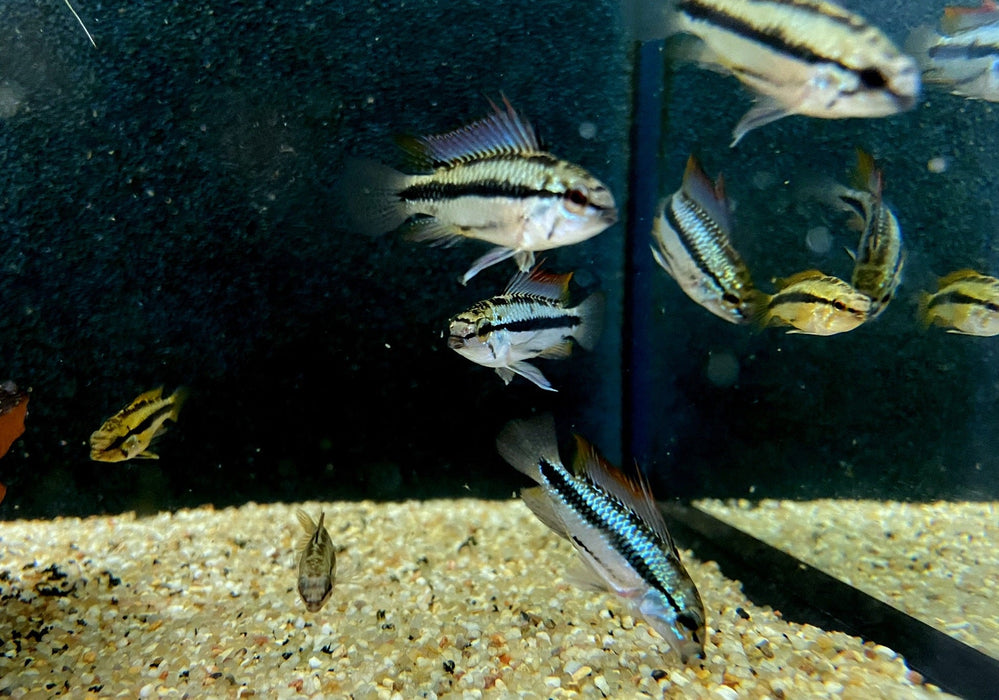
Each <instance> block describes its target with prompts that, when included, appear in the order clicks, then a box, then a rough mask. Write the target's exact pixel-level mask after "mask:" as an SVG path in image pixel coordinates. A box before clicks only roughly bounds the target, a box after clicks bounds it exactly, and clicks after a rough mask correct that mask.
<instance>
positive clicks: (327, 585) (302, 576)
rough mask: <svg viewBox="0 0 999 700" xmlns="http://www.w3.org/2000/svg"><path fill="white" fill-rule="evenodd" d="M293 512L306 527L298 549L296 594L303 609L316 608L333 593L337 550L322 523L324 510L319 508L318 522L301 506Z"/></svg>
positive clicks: (324, 602)
mask: <svg viewBox="0 0 999 700" xmlns="http://www.w3.org/2000/svg"><path fill="white" fill-rule="evenodd" d="M295 516H296V517H297V518H298V523H299V525H301V526H302V529H303V530H305V534H304V535H303V536H302V540H301V542H299V545H298V549H297V551H298V552H300V553H301V558H300V559H299V560H298V594H299V595H300V596H302V602H304V603H305V609H306V610H308V611H309V612H318V611H319V610H320V609H321V608H322V607H323V606H324V605H326V601H327V600H329V599H330V596H331V595H332V594H333V583H334V582H335V580H336V552H335V551H334V549H333V540H331V539H330V533H329V532H328V531H327V530H326V527H325V526H324V525H323V521H324V520H325V519H326V512H325V511H320V513H319V522H318V523H317V522H314V521H313V520H312V518H310V517H309V514H308V513H306V512H305V511H304V510H301V509H299V510H297V511H296V512H295Z"/></svg>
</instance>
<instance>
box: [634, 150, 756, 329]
mask: <svg viewBox="0 0 999 700" xmlns="http://www.w3.org/2000/svg"><path fill="white" fill-rule="evenodd" d="M731 232H732V222H731V212H730V210H729V205H728V200H727V199H726V198H725V186H724V182H723V181H722V178H721V176H720V175H719V176H718V181H717V182H716V183H712V182H711V179H710V178H709V177H708V176H707V175H706V174H705V172H704V170H703V169H702V168H701V164H700V163H699V162H698V161H697V158H695V157H694V156H690V158H688V159H687V169H686V171H685V172H684V173H683V184H682V186H681V187H680V189H679V190H677V191H676V192H674V193H673V195H672V196H671V197H670V198H669V199H664V200H663V201H662V202H660V204H659V210H658V212H657V214H656V218H655V220H654V221H653V223H652V238H653V240H654V243H655V245H653V246H652V255H653V257H654V258H655V259H656V262H657V263H659V265H660V266H662V268H663V269H664V270H666V272H667V273H669V276H670V277H672V278H673V279H674V280H676V282H677V284H679V285H680V288H681V289H682V290H683V291H684V292H685V293H686V294H687V296H688V297H690V298H691V299H693V300H694V301H696V302H697V303H698V304H700V305H701V306H703V307H704V308H705V309H707V310H708V311H710V312H711V313H713V314H714V315H715V316H718V317H719V318H723V319H725V320H726V321H728V322H730V323H748V322H750V321H751V320H752V319H753V317H754V316H755V315H756V307H758V305H759V304H761V303H766V295H764V294H763V293H762V292H759V291H757V290H756V289H755V288H754V286H753V280H752V278H751V276H750V274H749V268H748V267H746V263H744V262H743V261H742V258H741V257H740V256H739V253H738V252H736V250H735V248H734V247H732V242H731V240H730V236H731Z"/></svg>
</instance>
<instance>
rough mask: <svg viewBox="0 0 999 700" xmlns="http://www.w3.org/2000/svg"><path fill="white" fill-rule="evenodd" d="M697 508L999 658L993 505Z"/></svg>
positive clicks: (717, 504)
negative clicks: (803, 525)
mask: <svg viewBox="0 0 999 700" xmlns="http://www.w3.org/2000/svg"><path fill="white" fill-rule="evenodd" d="M695 505H696V506H697V507H698V508H700V509H701V510H704V511H706V512H708V513H711V514H712V515H714V516H715V517H716V518H718V519H719V520H723V521H725V522H727V523H729V524H730V525H733V526H735V527H738V528H739V529H740V530H744V531H745V532H748V533H749V534H751V535H753V536H754V537H756V538H757V539H760V540H763V541H764V542H766V543H768V544H770V545H772V546H774V547H777V548H778V549H782V550H784V551H785V552H787V553H789V554H792V555H794V556H795V557H797V558H798V559H801V560H802V561H805V562H807V563H809V564H811V565H813V566H815V567H817V568H819V569H822V570H823V571H825V572H826V573H827V574H830V575H831V576H835V577H836V578H838V579H840V580H841V581H844V582H846V583H849V584H851V585H853V586H855V587H857V588H859V589H861V590H862V591H864V592H865V593H867V594H869V595H871V596H873V597H875V598H878V599H879V600H881V601H883V602H885V603H888V604H889V605H892V606H894V607H896V608H898V609H899V610H903V611H905V612H907V613H909V614H910V615H912V616H913V617H916V618H918V619H920V620H922V621H923V622H925V623H926V624H928V625H932V626H933V627H936V628H937V629H939V630H941V631H942V632H946V633H947V634H950V635H952V636H954V637H956V638H957V639H960V640H961V641H963V642H965V643H967V644H969V645H971V646H974V647H977V648H978V649H979V650H981V651H983V652H984V653H986V654H989V655H990V656H993V657H997V658H999V615H997V612H996V611H997V605H999V603H997V601H999V547H997V546H996V543H997V542H999V504H996V503H988V502H986V503H966V502H965V503H949V502H942V501H941V502H937V503H885V502H882V501H844V500H819V501H773V500H765V501H760V502H758V503H754V502H749V501H744V500H743V501H734V502H722V501H717V500H706V501H699V502H697V503H696V504H695ZM803 523H805V524H807V526H806V527H802V524H803Z"/></svg>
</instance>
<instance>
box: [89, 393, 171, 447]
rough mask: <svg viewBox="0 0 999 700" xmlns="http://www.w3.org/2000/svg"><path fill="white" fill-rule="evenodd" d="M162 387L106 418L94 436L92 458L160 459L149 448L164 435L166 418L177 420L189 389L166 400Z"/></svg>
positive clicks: (91, 440)
mask: <svg viewBox="0 0 999 700" xmlns="http://www.w3.org/2000/svg"><path fill="white" fill-rule="evenodd" d="M162 394H163V387H162V386H159V387H156V388H155V389H151V390H150V391H147V392H146V393H144V394H140V395H139V396H138V397H136V398H135V400H133V401H132V403H130V404H128V405H127V406H126V407H125V408H123V409H121V410H120V411H118V412H117V413H116V414H114V415H113V416H111V417H110V418H108V419H107V420H106V421H104V424H103V425H102V426H101V427H100V428H99V429H98V430H95V431H94V432H93V434H91V436H90V459H93V460H95V461H98V462H124V461H125V460H127V459H132V458H134V457H138V458H140V459H159V455H157V454H154V453H153V452H150V451H149V445H150V443H151V442H152V441H153V438H156V437H158V436H159V435H161V434H162V433H163V432H164V431H165V430H166V426H164V425H163V423H164V422H165V421H167V420H168V419H169V420H172V421H174V422H177V416H179V415H180V409H181V406H183V405H184V401H185V399H187V394H188V390H187V389H186V388H185V387H180V388H178V389H177V390H176V391H174V392H173V393H172V394H170V396H168V397H166V398H165V399H164V398H162Z"/></svg>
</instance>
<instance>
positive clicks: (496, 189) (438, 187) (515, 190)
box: [399, 180, 562, 202]
mask: <svg viewBox="0 0 999 700" xmlns="http://www.w3.org/2000/svg"><path fill="white" fill-rule="evenodd" d="M462 197H505V198H507V199H528V198H530V197H550V198H561V197H562V192H552V191H551V190H539V189H535V188H533V187H525V186H524V185H515V184H513V183H511V182H506V181H504V180H481V181H479V182H470V183H467V184H460V185H459V184H455V183H437V182H428V183H426V184H423V185H413V186H411V187H407V188H406V189H404V190H402V191H401V192H399V199H401V200H403V201H415V202H420V201H423V202H426V201H440V200H442V199H460V198H462Z"/></svg>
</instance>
